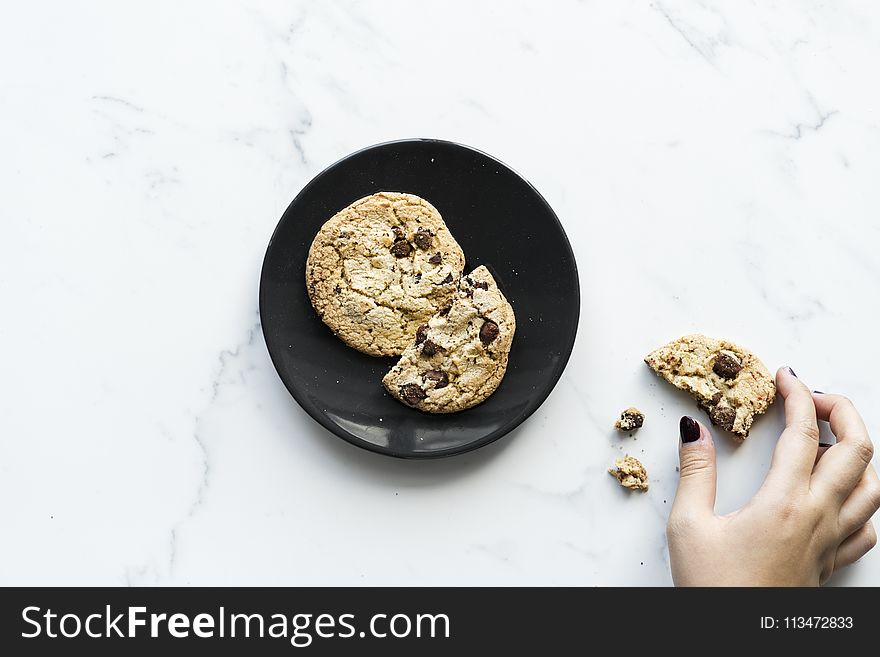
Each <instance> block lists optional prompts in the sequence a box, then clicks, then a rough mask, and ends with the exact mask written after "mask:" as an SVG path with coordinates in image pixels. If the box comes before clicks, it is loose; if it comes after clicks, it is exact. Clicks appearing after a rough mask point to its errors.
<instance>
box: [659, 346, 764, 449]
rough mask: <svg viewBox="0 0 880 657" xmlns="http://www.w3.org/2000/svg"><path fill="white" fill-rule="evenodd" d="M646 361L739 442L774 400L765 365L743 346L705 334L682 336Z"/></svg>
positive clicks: (661, 348)
mask: <svg viewBox="0 0 880 657" xmlns="http://www.w3.org/2000/svg"><path fill="white" fill-rule="evenodd" d="M645 363H647V364H648V366H649V367H650V368H651V369H652V370H654V371H655V372H656V373H657V374H658V375H659V376H661V377H663V378H664V379H666V380H667V381H669V383H671V384H672V385H674V386H675V387H676V388H680V389H681V390H685V391H686V392H688V393H690V395H691V396H692V397H693V398H694V399H696V400H697V404H698V405H699V407H700V408H701V409H703V410H704V411H705V412H706V413H708V414H709V419H710V420H711V421H712V424H714V425H715V426H718V427H721V428H722V429H726V430H727V431H730V432H731V433H732V434H733V435H734V436H735V437H736V438H737V440H739V441H742V440H744V439H745V438H746V436H748V435H749V429H751V426H752V422H753V421H754V419H755V416H756V415H760V414H761V413H763V412H764V411H766V410H767V408H769V406H770V404H772V403H773V400H774V399H775V398H776V384H775V383H774V381H773V377H772V376H771V375H770V372H769V371H768V370H767V368H766V367H765V365H764V363H762V362H761V360H760V359H759V358H758V357H757V356H755V355H754V354H753V353H752V352H751V351H749V350H748V349H744V348H743V347H740V346H738V345H735V344H733V343H732V342H728V341H727V340H719V339H716V338H710V337H708V336H705V335H700V334H693V335H686V336H684V337H681V338H679V339H678V340H673V341H672V342H670V343H669V344H666V345H663V346H662V347H660V348H659V349H656V350H655V351H653V352H651V353H650V354H648V355H647V356H646V357H645Z"/></svg>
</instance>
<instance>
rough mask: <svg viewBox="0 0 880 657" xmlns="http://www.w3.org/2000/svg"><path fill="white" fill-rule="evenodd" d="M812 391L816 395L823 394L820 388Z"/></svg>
mask: <svg viewBox="0 0 880 657" xmlns="http://www.w3.org/2000/svg"><path fill="white" fill-rule="evenodd" d="M813 392H815V393H816V394H817V395H824V394H825V393H824V392H822V391H821V390H814V391H813Z"/></svg>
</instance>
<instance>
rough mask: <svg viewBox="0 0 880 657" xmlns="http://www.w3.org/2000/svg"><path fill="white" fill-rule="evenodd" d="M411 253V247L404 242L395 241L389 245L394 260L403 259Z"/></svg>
mask: <svg viewBox="0 0 880 657" xmlns="http://www.w3.org/2000/svg"><path fill="white" fill-rule="evenodd" d="M410 253H412V247H411V246H410V244H409V242H407V241H406V240H397V241H396V242H395V243H394V244H392V245H391V254H392V255H393V256H394V257H395V258H405V257H407V256H408V255H409V254H410Z"/></svg>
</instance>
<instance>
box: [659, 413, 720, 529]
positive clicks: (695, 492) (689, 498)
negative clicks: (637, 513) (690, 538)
mask: <svg viewBox="0 0 880 657" xmlns="http://www.w3.org/2000/svg"><path fill="white" fill-rule="evenodd" d="M679 431H680V434H681V441H680V442H679V448H678V458H679V462H680V466H679V479H678V490H676V492H675V499H674V500H673V502H672V511H671V513H670V518H676V517H693V516H697V515H705V514H712V513H714V510H715V443H714V442H713V441H712V434H711V433H709V430H708V429H706V427H704V426H703V425H702V424H700V423H699V422H697V421H696V420H695V419H693V418H692V417H688V416H687V415H685V416H684V417H683V418H681V422H680V423H679Z"/></svg>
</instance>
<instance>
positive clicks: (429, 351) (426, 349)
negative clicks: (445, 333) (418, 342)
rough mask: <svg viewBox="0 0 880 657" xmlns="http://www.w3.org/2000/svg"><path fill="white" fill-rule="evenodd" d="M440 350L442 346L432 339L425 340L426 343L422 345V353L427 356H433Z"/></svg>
mask: <svg viewBox="0 0 880 657" xmlns="http://www.w3.org/2000/svg"><path fill="white" fill-rule="evenodd" d="M438 351H440V347H438V346H437V344H436V343H434V342H431V341H430V340H425V343H424V344H423V345H422V354H423V355H425V356H433V355H434V354H436V353H437V352H438Z"/></svg>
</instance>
